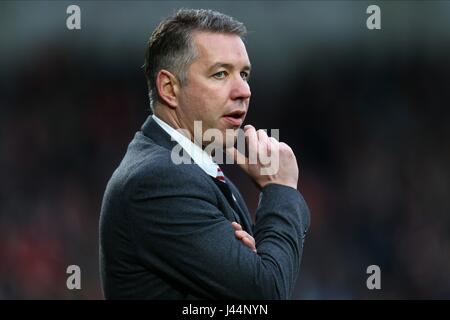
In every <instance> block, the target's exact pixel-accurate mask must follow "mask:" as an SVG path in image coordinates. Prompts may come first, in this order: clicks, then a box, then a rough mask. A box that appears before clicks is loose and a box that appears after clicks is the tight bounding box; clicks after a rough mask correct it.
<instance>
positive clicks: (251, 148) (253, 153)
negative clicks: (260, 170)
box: [244, 125, 258, 164]
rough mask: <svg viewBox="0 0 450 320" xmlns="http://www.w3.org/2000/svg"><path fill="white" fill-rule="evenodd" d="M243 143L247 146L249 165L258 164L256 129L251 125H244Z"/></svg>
mask: <svg viewBox="0 0 450 320" xmlns="http://www.w3.org/2000/svg"><path fill="white" fill-rule="evenodd" d="M244 135H245V141H246V143H247V146H248V158H249V164H257V163H258V157H257V154H258V135H257V134H256V129H255V128H254V127H253V126H252V125H246V126H245V127H244Z"/></svg>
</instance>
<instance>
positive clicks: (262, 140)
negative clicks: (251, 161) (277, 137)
mask: <svg viewBox="0 0 450 320" xmlns="http://www.w3.org/2000/svg"><path fill="white" fill-rule="evenodd" d="M257 135H258V161H259V162H260V163H261V164H262V165H268V164H269V159H268V155H269V151H268V144H269V137H268V136H267V133H266V131H264V130H258V131H257Z"/></svg>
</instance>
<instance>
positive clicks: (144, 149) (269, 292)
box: [100, 9, 309, 299]
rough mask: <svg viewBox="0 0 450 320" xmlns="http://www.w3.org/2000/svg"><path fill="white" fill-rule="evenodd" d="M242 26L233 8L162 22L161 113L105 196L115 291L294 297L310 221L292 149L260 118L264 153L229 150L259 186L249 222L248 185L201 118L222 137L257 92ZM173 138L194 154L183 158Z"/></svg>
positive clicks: (156, 42) (154, 76) (253, 137)
mask: <svg viewBox="0 0 450 320" xmlns="http://www.w3.org/2000/svg"><path fill="white" fill-rule="evenodd" d="M245 32H246V30H245V27H244V25H243V24H242V23H240V22H238V21H236V20H234V19H233V18H231V17H229V16H226V15H223V14H221V13H218V12H214V11H210V10H186V9H184V10H180V11H178V12H177V13H176V14H174V15H173V16H171V17H169V18H167V19H166V20H164V21H163V22H161V24H160V25H159V26H158V27H157V29H156V30H155V31H154V32H153V34H152V36H151V38H150V40H149V43H148V48H147V52H146V59H145V65H144V67H145V73H146V77H147V81H148V86H149V90H150V100H151V108H152V111H153V115H152V116H150V117H149V118H148V119H147V120H146V122H145V123H144V125H143V126H142V128H141V131H138V132H137V133H136V135H135V137H134V139H133V140H132V141H131V143H130V145H129V146H128V150H127V152H126V154H125V157H124V159H123V160H122V162H121V164H120V165H119V167H118V168H117V170H116V171H115V172H114V174H113V176H112V177H111V179H110V181H109V183H108V186H107V188H106V191H105V195H104V199H103V203H102V211H101V218H100V265H101V278H102V289H103V292H104V295H105V297H106V298H112V299H115V298H118V299H123V298H148V299H230V298H231V299H288V298H290V297H291V295H292V291H293V287H294V284H295V281H296V278H297V275H298V271H299V265H300V260H301V255H302V248H303V240H304V236H305V232H306V230H307V228H308V226H309V211H308V208H307V205H306V203H305V202H304V200H303V198H302V196H301V195H300V193H299V192H298V191H297V180H298V167H297V163H296V159H295V156H294V154H293V152H292V150H291V149H290V148H289V147H288V146H287V145H286V144H284V143H280V142H278V141H277V140H275V139H274V138H269V137H268V136H267V134H266V133H265V132H264V131H262V130H258V131H256V130H255V128H254V127H252V126H246V127H245V136H246V142H247V145H248V152H249V154H250V153H252V152H253V154H256V155H258V156H257V157H256V158H257V159H258V161H257V162H256V163H252V162H250V161H248V159H247V158H246V157H245V156H244V155H243V154H241V153H240V152H238V151H237V150H236V149H235V148H234V147H231V148H229V149H228V152H230V151H231V153H229V154H232V155H233V156H234V159H235V160H243V159H245V160H247V161H246V162H245V163H244V162H243V161H240V166H241V167H242V168H243V170H244V171H245V172H246V173H247V174H248V175H249V176H250V177H251V178H252V179H253V181H254V182H255V184H256V185H257V186H258V187H259V188H260V190H261V197H260V202H259V205H258V209H257V212H256V223H255V224H254V225H252V222H251V218H250V214H249V212H248V209H247V207H246V205H245V202H244V200H243V199H242V196H241V195H240V193H239V191H238V190H237V189H236V187H235V186H234V185H233V183H232V182H231V181H230V180H229V179H227V178H226V177H225V176H223V174H222V172H221V170H220V168H219V166H218V165H217V164H216V163H215V162H214V161H213V159H212V157H211V154H207V153H206V151H205V150H206V148H205V144H206V141H204V140H203V138H202V137H203V135H202V137H201V138H200V140H199V139H198V135H197V136H196V135H195V132H194V131H195V130H196V129H195V125H194V124H195V121H201V122H200V123H201V125H202V134H205V133H206V132H207V130H216V132H217V130H218V131H219V132H220V133H223V136H225V133H226V131H227V130H231V132H237V129H238V128H239V127H240V126H241V124H242V122H243V121H244V118H245V115H246V112H247V110H248V106H249V100H250V95H251V93H250V88H249V84H248V82H247V81H248V77H249V75H250V61H249V58H248V55H247V52H246V49H245V45H244V43H243V41H242V38H241V37H243V36H244V34H245ZM177 129H184V130H185V132H186V133H187V134H186V135H184V134H182V133H180V132H179V131H177ZM192 137H194V138H192ZM195 137H196V138H195ZM233 138H235V137H233ZM214 142H215V143H216V144H217V143H219V144H221V145H225V144H226V141H225V138H224V139H223V140H220V139H219V140H215V141H214ZM176 146H181V147H182V149H183V150H185V151H186V152H187V153H188V155H189V157H190V158H191V159H192V160H193V163H191V164H186V163H181V164H177V163H175V162H174V161H173V155H172V150H174V148H175V147H176ZM275 150H276V151H277V152H279V169H278V170H277V171H276V173H273V174H262V173H261V172H262V168H263V164H262V163H261V161H260V160H259V157H260V155H261V154H262V153H263V152H265V151H268V152H270V151H272V152H274V151H275ZM238 163H239V162H238Z"/></svg>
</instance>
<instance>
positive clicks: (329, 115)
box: [0, 44, 450, 299]
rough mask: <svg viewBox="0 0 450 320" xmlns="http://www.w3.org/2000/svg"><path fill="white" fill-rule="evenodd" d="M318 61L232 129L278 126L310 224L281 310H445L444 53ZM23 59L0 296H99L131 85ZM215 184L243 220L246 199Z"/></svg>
mask: <svg viewBox="0 0 450 320" xmlns="http://www.w3.org/2000/svg"><path fill="white" fill-rule="evenodd" d="M329 49H330V48H326V47H320V48H317V52H315V51H312V52H311V53H310V54H309V55H307V56H306V57H303V60H302V62H301V63H300V62H299V63H298V64H296V63H295V61H293V62H292V68H294V69H297V70H294V72H292V73H291V75H289V76H288V77H287V78H286V79H282V81H280V79H274V78H271V77H270V75H268V74H265V73H264V68H263V66H260V69H259V70H258V72H257V75H256V76H254V77H253V78H252V79H251V82H250V84H251V88H252V102H251V106H250V112H249V115H248V118H247V121H246V122H247V123H252V124H253V125H255V126H256V127H257V128H279V129H280V139H281V140H282V141H285V142H287V143H288V144H289V145H291V146H292V147H293V149H294V151H295V153H296V154H297V158H298V161H299V165H300V183H299V190H300V191H301V192H302V193H303V194H304V196H305V198H306V200H307V202H308V203H309V206H310V209H311V212H312V225H311V229H310V231H309V235H308V238H307V240H306V242H305V249H304V255H303V261H302V266H301V272H300V276H299V279H298V286H297V288H296V291H295V293H294V298H295V299H347V298H362V299H365V298H368V299H380V298H386V299H396V298H449V297H450V272H449V271H448V270H450V197H449V195H450V193H449V191H450V166H449V163H450V145H449V141H450V139H449V138H450V126H449V125H448V120H449V119H450V110H449V101H450V90H449V84H450V83H449V75H450V50H442V51H441V52H435V51H433V52H429V51H427V50H425V49H421V48H420V47H417V48H415V50H411V51H409V53H402V54H399V53H398V52H395V51H392V52H389V51H387V52H385V53H384V55H383V58H382V59H381V58H380V59H370V55H369V53H368V52H367V51H365V50H364V49H358V48H352V50H349V51H348V52H347V53H346V54H341V55H335V54H333V52H332V50H329ZM29 57H30V59H28V60H24V61H23V63H21V65H20V66H17V67H16V69H15V70H14V72H13V73H11V74H9V75H8V78H1V80H0V81H1V82H0V176H1V177H2V183H1V184H0V261H1V263H0V298H1V299H15V298H18V299H33V298H38V299H72V298H79V299H100V298H102V293H101V289H100V280H99V271H98V219H99V212H100V206H101V200H102V195H103V191H104V188H105V186H106V183H107V181H108V179H109V177H110V176H111V174H112V172H113V170H114V169H115V167H116V166H117V165H118V163H119V161H120V160H121V158H122V156H123V154H124V152H125V150H126V147H127V144H128V142H129V141H130V140H131V138H132V137H133V135H134V133H135V132H136V131H137V130H139V128H140V126H141V124H142V123H143V121H144V120H145V118H146V116H147V115H148V114H149V110H148V98H147V91H146V83H145V79H144V75H143V72H142V70H140V69H139V67H140V66H139V64H138V63H136V64H135V65H130V64H127V63H124V64H114V63H110V62H107V61H105V60H104V59H102V57H101V56H99V55H95V54H92V55H89V54H84V55H81V54H73V52H71V51H70V47H67V46H61V45H55V44H47V45H42V46H40V47H39V48H36V50H35V52H32V53H30V55H29ZM142 57H143V56H142ZM139 58H141V57H139ZM123 61H126V53H124V59H123ZM139 62H142V61H139ZM225 172H226V173H227V174H229V176H230V177H231V178H232V179H233V180H234V181H235V183H236V185H238V187H240V189H241V191H242V193H243V194H244V196H245V197H246V199H247V200H248V205H249V208H250V209H251V211H252V212H253V213H254V211H255V208H256V204H257V195H258V191H257V190H256V188H255V187H254V186H253V185H252V183H251V182H250V181H249V180H248V179H247V178H246V177H245V176H244V175H243V173H241V172H240V171H239V170H237V169H236V168H234V167H232V166H227V167H226V168H225ZM72 264H75V265H78V266H80V268H81V279H82V280H81V286H82V289H81V290H68V289H67V287H66V279H67V276H68V275H67V274H66V268H67V266H69V265H72ZM372 264H375V265H378V266H379V267H380V269H381V286H382V288H381V290H368V289H367V287H366V279H367V277H368V274H367V273H366V269H367V267H368V266H369V265H372Z"/></svg>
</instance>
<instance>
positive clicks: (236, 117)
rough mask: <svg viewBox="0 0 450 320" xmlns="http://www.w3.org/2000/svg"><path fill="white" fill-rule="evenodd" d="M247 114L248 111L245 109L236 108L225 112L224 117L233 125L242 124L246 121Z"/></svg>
mask: <svg viewBox="0 0 450 320" xmlns="http://www.w3.org/2000/svg"><path fill="white" fill-rule="evenodd" d="M245 114H246V112H245V111H244V110H234V111H232V112H230V113H227V114H225V115H224V116H223V118H224V119H225V120H226V121H227V122H229V123H231V124H232V125H233V126H240V125H241V124H242V122H243V121H244V118H245Z"/></svg>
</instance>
